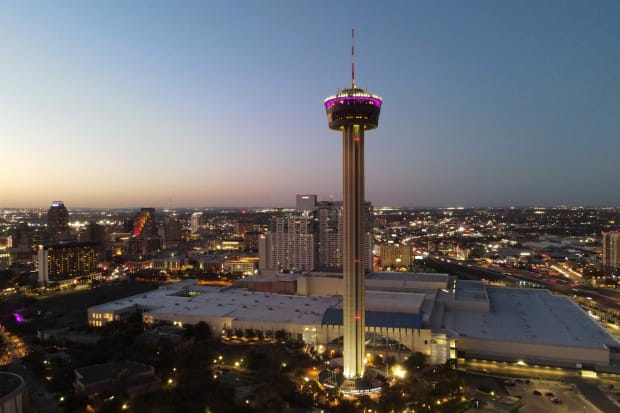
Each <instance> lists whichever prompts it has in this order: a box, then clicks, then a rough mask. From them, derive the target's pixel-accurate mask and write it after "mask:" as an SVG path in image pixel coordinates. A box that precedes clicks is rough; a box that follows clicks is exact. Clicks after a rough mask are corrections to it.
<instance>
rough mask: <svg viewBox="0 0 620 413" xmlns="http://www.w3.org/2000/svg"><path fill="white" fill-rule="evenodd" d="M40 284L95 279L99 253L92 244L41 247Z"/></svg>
mask: <svg viewBox="0 0 620 413" xmlns="http://www.w3.org/2000/svg"><path fill="white" fill-rule="evenodd" d="M37 254H38V266H39V278H38V281H39V282H40V283H48V282H53V281H62V280H69V279H76V278H79V277H89V278H90V277H93V276H95V275H96V274H97V272H98V270H97V253H96V251H95V244H94V243H92V242H67V243H59V244H46V245H39V247H38V251H37Z"/></svg>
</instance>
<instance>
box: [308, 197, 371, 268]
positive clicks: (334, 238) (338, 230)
mask: <svg viewBox="0 0 620 413" xmlns="http://www.w3.org/2000/svg"><path fill="white" fill-rule="evenodd" d="M314 217H315V222H316V226H317V231H316V232H317V233H318V245H317V268H316V269H318V270H321V271H333V272H342V268H343V258H344V254H343V251H344V219H343V214H342V202H337V201H336V202H334V201H321V202H318V203H317V205H316V209H315V211H314ZM372 227H373V224H372V205H371V204H370V203H369V202H366V203H365V204H364V229H363V232H364V234H363V240H364V245H363V251H364V253H363V257H362V261H363V265H364V271H365V272H369V271H372V249H373V237H372V233H371V230H372Z"/></svg>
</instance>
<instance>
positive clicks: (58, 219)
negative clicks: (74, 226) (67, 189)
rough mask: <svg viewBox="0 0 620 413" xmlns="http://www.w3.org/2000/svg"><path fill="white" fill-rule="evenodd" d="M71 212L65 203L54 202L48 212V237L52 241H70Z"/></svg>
mask: <svg viewBox="0 0 620 413" xmlns="http://www.w3.org/2000/svg"><path fill="white" fill-rule="evenodd" d="M68 233H69V211H67V208H66V207H65V204H64V202H62V201H54V202H52V205H51V206H50V209H49V210H48V211H47V236H48V239H50V240H52V241H59V240H68V239H70V237H69V236H68Z"/></svg>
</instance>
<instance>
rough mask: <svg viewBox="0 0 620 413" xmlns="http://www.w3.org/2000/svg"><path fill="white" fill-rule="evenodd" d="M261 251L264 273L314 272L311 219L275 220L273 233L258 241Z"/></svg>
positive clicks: (260, 261)
mask: <svg viewBox="0 0 620 413" xmlns="http://www.w3.org/2000/svg"><path fill="white" fill-rule="evenodd" d="M258 251H259V253H258V254H259V258H260V260H259V268H260V269H261V270H277V271H292V272H296V271H311V270H313V269H314V266H315V234H314V231H313V221H312V218H311V217H309V216H306V215H297V214H291V215H286V216H278V217H273V218H272V219H271V222H270V230H269V231H267V233H265V234H263V235H261V236H260V238H259V240H258Z"/></svg>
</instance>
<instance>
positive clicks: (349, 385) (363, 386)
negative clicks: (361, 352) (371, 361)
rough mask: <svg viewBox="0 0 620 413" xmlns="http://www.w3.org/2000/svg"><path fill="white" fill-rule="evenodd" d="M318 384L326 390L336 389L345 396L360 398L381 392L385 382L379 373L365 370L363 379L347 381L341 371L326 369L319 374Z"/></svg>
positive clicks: (337, 368) (339, 369)
mask: <svg viewBox="0 0 620 413" xmlns="http://www.w3.org/2000/svg"><path fill="white" fill-rule="evenodd" d="M318 381H319V383H320V384H321V385H322V386H323V387H326V388H328V389H338V390H339V391H341V392H342V394H343V395H345V396H362V395H369V394H377V393H380V392H381V389H382V388H383V386H385V385H386V384H387V380H386V379H385V377H384V376H383V375H382V374H381V372H380V371H378V370H375V369H372V368H366V369H365V370H364V377H361V378H354V379H347V378H346V377H345V376H344V374H343V373H342V369H341V368H339V367H336V368H331V367H330V368H326V369H324V370H322V371H321V372H320V373H319V377H318Z"/></svg>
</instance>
